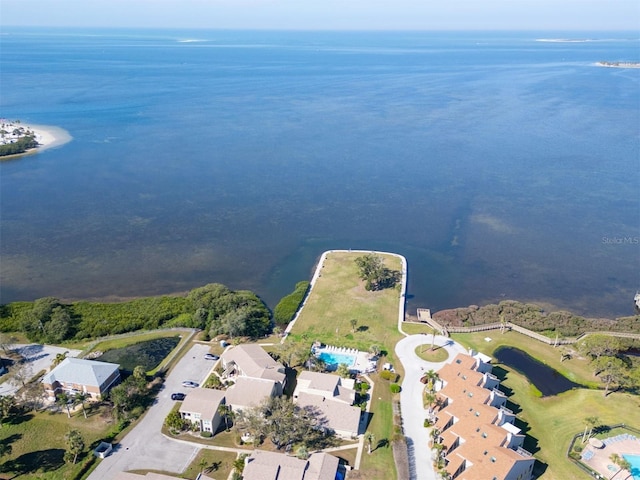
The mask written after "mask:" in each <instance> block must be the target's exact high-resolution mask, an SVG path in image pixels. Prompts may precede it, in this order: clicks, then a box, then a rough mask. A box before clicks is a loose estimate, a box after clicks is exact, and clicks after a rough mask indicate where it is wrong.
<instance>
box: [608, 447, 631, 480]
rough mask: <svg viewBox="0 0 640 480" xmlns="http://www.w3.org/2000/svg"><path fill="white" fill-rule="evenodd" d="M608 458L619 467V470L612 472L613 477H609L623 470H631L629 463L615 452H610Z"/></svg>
mask: <svg viewBox="0 0 640 480" xmlns="http://www.w3.org/2000/svg"><path fill="white" fill-rule="evenodd" d="M609 460H611V461H612V462H613V464H614V465H617V466H618V467H619V468H620V470H618V471H617V472H616V473H614V474H613V477H611V478H612V479H613V478H614V477H615V476H616V475H618V474H619V473H620V472H621V471H623V470H631V463H629V462H628V461H627V460H626V459H625V458H624V457H621V456H620V455H618V454H617V453H612V454H611V455H610V456H609Z"/></svg>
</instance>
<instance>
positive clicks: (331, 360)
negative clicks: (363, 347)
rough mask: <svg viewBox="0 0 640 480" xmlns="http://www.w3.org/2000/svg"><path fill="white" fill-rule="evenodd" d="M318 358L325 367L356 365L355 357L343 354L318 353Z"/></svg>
mask: <svg viewBox="0 0 640 480" xmlns="http://www.w3.org/2000/svg"><path fill="white" fill-rule="evenodd" d="M318 358H319V359H320V360H322V361H323V362H324V363H326V364H327V365H336V367H337V366H338V365H341V364H343V363H345V364H346V365H347V367H352V366H353V365H354V364H355V363H356V356H355V355H347V354H344V353H335V352H320V355H318Z"/></svg>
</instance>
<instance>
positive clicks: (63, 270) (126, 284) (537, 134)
mask: <svg viewBox="0 0 640 480" xmlns="http://www.w3.org/2000/svg"><path fill="white" fill-rule="evenodd" d="M541 37H548V38H562V37H565V38H566V37H570V38H582V39H591V40H593V41H587V42H576V43H554V42H540V41H536V39H538V38H541ZM185 40H195V41H185ZM0 42H1V45H0V46H1V50H2V55H1V56H0V62H1V65H0V66H1V68H0V83H1V85H2V95H1V96H0V117H5V118H10V119H13V118H20V119H21V120H22V121H24V122H31V123H36V124H51V125H57V126H60V127H62V128H64V129H66V130H68V131H69V132H70V133H71V135H73V137H74V140H73V141H72V142H71V143H68V144H66V145H65V146H63V147H60V148H57V149H51V150H48V151H46V152H43V153H41V154H38V155H36V156H29V157H27V158H23V159H20V160H15V161H8V162H7V161H5V162H2V163H0V218H1V224H0V256H1V258H2V265H1V267H2V268H1V270H0V301H2V302H8V301H12V300H18V299H33V298H37V297H41V296H45V295H53V296H57V297H61V298H67V299H73V298H105V297H111V298H116V297H129V296H136V295H146V294H161V293H172V292H180V291H186V290H188V289H191V288H193V287H195V286H200V285H203V284H205V283H209V282H222V283H226V284H228V285H229V286H231V287H232V288H248V289H252V290H255V291H256V292H257V293H258V294H260V295H261V296H262V297H263V298H264V299H265V300H266V301H267V302H268V304H269V305H270V306H272V307H273V306H274V305H275V303H276V302H277V301H278V300H279V299H280V297H281V296H283V295H284V294H286V293H288V292H289V291H291V290H292V289H293V286H294V284H295V282H296V281H299V280H301V279H308V278H310V276H311V272H312V268H313V266H314V263H315V261H316V260H317V258H318V256H319V255H320V254H321V252H322V251H324V250H327V249H332V248H362V249H385V250H390V251H394V252H398V253H401V254H403V255H405V256H406V257H407V259H408V262H409V290H408V296H407V298H408V306H409V311H410V312H411V311H413V312H415V307H429V308H431V309H432V310H439V309H442V308H448V307H455V306H461V305H468V304H483V303H487V302H491V301H499V300H501V299H504V298H514V299H520V300H523V301H531V302H542V303H543V304H545V305H546V304H552V305H555V306H557V307H560V308H564V309H570V310H573V311H575V312H577V313H583V314H588V315H593V316H597V315H629V314H631V313H633V308H632V307H633V303H632V298H633V295H634V293H635V291H636V289H638V288H639V287H640V278H639V276H638V271H639V268H638V267H640V233H639V231H638V225H639V223H640V209H639V203H640V202H639V199H638V190H637V185H638V184H639V183H640V182H639V180H640V173H639V172H640V168H639V167H640V165H639V160H638V159H639V151H640V142H639V140H638V127H639V123H640V121H639V118H640V70H638V69H634V70H632V69H613V68H601V67H596V66H594V63H595V62H597V61H600V60H606V61H615V60H623V61H639V60H640V58H639V57H640V48H638V47H639V46H640V43H639V41H638V38H637V32H636V33H629V34H625V33H620V32H616V33H603V32H597V33H593V32H581V33H579V34H578V33H575V32H572V33H566V32H553V33H549V32H545V33H538V32H526V33H506V32H499V33H490V32H488V33H477V32H475V33H455V32H448V33H443V32H434V33H431V32H402V33H367V32H358V33H348V32H343V33H331V32H313V33H305V32H233V31H224V32H220V31H204V30H199V31H178V30H163V31H160V30H139V31H138V30H136V31H133V30H93V31H81V30H68V29H65V30H44V29H14V28H4V27H3V31H2V35H0Z"/></svg>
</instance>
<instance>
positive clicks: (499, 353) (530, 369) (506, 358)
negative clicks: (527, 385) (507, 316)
mask: <svg viewBox="0 0 640 480" xmlns="http://www.w3.org/2000/svg"><path fill="white" fill-rule="evenodd" d="M494 357H496V359H498V361H499V362H500V363H503V364H505V365H506V366H507V367H510V368H513V369H514V370H517V371H518V372H520V373H522V374H523V375H524V376H526V377H527V379H528V380H529V381H530V382H531V383H533V384H534V385H535V387H536V388H537V389H538V390H540V392H541V393H542V396H543V397H547V396H550V395H557V394H559V393H562V392H566V391H567V390H571V389H572V388H577V387H581V385H579V384H577V383H574V382H572V381H571V380H569V379H568V378H567V377H565V376H564V375H562V374H560V373H559V372H557V371H556V370H554V369H553V368H551V367H549V366H547V365H545V364H544V363H541V362H539V361H538V360H536V359H535V358H533V357H531V356H529V355H528V354H527V353H526V352H523V351H522V350H520V349H517V348H512V347H502V348H500V349H498V350H496V352H495V353H494Z"/></svg>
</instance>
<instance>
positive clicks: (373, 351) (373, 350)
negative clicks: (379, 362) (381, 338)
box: [369, 344, 382, 357]
mask: <svg viewBox="0 0 640 480" xmlns="http://www.w3.org/2000/svg"><path fill="white" fill-rule="evenodd" d="M381 351H382V349H381V348H380V345H375V344H374V345H371V346H370V347H369V353H371V355H373V356H374V357H377V356H378V355H380V352H381Z"/></svg>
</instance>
